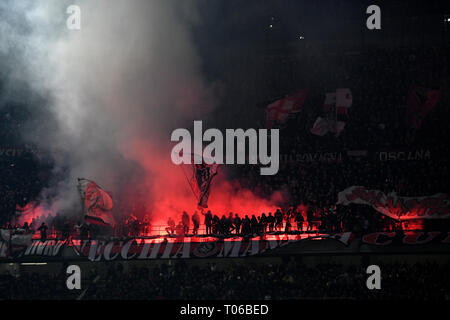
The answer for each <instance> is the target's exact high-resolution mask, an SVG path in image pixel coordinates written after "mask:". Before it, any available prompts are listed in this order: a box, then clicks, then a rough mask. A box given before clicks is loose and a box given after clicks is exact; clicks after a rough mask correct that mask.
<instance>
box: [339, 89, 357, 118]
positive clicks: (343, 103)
mask: <svg viewBox="0 0 450 320" xmlns="http://www.w3.org/2000/svg"><path fill="white" fill-rule="evenodd" d="M352 104H353V97H352V92H351V91H350V89H349V88H342V89H336V114H337V115H347V112H348V108H350V107H351V106H352Z"/></svg>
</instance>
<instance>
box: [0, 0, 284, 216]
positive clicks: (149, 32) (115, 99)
mask: <svg viewBox="0 0 450 320" xmlns="http://www.w3.org/2000/svg"><path fill="white" fill-rule="evenodd" d="M70 4H76V5H79V7H80V8H81V30H68V29H67V27H66V19H67V17H68V14H67V13H66V9H67V7H68V6H69V5H70ZM198 4H199V3H198V2H197V1H167V0H161V1H146V0H142V1H140V0H133V1H114V2H113V1H106V0H96V1H75V2H73V1H59V0H58V1H56V0H55V1H32V0H30V1H2V2H1V4H0V14H1V17H2V21H1V22H0V36H1V41H0V54H1V55H2V57H6V58H7V59H3V61H2V62H1V69H2V70H3V72H2V77H3V78H4V79H7V81H6V84H5V88H6V89H5V92H7V94H8V95H9V97H8V98H9V99H18V100H20V99H22V98H23V97H24V96H34V95H36V96H39V97H44V98H45V99H44V100H45V103H42V105H33V106H32V109H33V111H32V114H33V117H32V118H31V119H30V121H29V122H28V123H27V125H26V128H25V130H24V139H25V141H27V142H30V143H33V144H34V145H37V146H38V148H39V149H41V150H43V151H45V152H48V153H49V154H51V155H52V157H53V160H54V162H55V166H54V174H55V176H61V174H62V172H63V171H64V174H63V176H64V179H59V180H56V181H55V182H54V184H53V185H52V186H51V187H50V188H49V189H46V190H43V191H42V198H43V199H42V202H43V203H46V206H48V207H51V208H52V210H54V211H64V210H68V209H71V210H73V208H75V207H76V206H77V205H78V204H79V198H78V194H77V191H76V178H78V177H84V178H88V179H91V180H94V181H96V182H97V183H98V184H99V185H101V186H102V187H103V188H104V189H105V190H108V191H111V192H112V194H113V195H114V197H115V200H120V201H118V203H127V204H129V205H128V207H126V208H125V207H124V208H117V209H119V210H123V211H128V210H131V211H136V210H138V208H134V207H133V206H134V205H135V204H136V203H141V204H143V205H144V206H145V211H147V212H149V213H150V214H151V216H153V217H154V218H155V217H156V216H158V217H161V219H164V220H165V219H166V217H167V216H168V215H175V214H180V213H181V212H182V210H191V212H192V211H193V210H195V207H196V200H195V198H194V196H193V195H192V192H191V190H190V188H189V185H188V183H187V181H186V177H185V176H184V175H183V172H182V170H181V169H180V168H177V166H175V165H173V164H172V163H171V160H170V150H171V148H172V144H171V143H170V133H171V131H172V130H174V129H175V128H179V127H189V126H190V125H192V122H193V120H207V119H208V117H209V116H210V114H211V112H212V111H213V109H214V108H215V107H216V105H217V102H218V101H217V98H216V95H215V93H214V85H212V84H210V83H207V82H206V81H205V80H204V76H203V74H202V71H201V70H202V61H201V59H200V57H199V55H198V53H197V50H196V47H195V45H194V42H193V38H192V34H191V30H192V27H193V26H194V25H195V24H197V23H200V22H201V17H200V15H199V13H198V10H197V9H198V8H197V7H198ZM24 99H25V98H24ZM213 188H214V189H213V192H212V194H211V208H212V209H214V208H216V209H217V210H221V212H220V213H225V212H228V211H233V210H235V211H238V210H239V209H242V208H248V210H251V209H250V208H251V207H253V209H256V210H257V209H258V208H261V209H264V210H268V209H273V205H272V204H271V201H266V200H261V199H258V198H257V197H255V196H254V195H253V194H252V193H251V192H250V191H247V190H242V189H241V188H240V187H239V186H236V185H235V183H232V182H227V181H225V178H224V175H223V173H222V175H221V177H220V178H219V179H218V180H217V181H215V182H214V183H213ZM274 197H275V198H281V195H274ZM248 213H251V212H248ZM255 213H256V212H255ZM159 220H160V219H159Z"/></svg>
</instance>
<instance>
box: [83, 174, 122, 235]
mask: <svg viewBox="0 0 450 320" xmlns="http://www.w3.org/2000/svg"><path fill="white" fill-rule="evenodd" d="M78 190H79V192H80V196H81V200H82V202H83V209H84V215H85V222H86V223H91V224H96V225H100V226H108V227H113V226H114V224H115V222H114V218H113V216H112V214H111V209H112V208H113V201H112V198H111V196H110V195H109V194H108V193H107V192H106V191H104V190H103V189H102V188H100V187H99V186H98V185H97V184H96V183H95V182H94V181H91V180H88V179H84V178H81V179H80V178H78Z"/></svg>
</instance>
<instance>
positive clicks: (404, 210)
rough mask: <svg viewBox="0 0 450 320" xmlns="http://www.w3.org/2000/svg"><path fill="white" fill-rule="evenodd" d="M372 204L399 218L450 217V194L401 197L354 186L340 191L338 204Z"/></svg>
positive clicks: (379, 210) (386, 213)
mask: <svg viewBox="0 0 450 320" xmlns="http://www.w3.org/2000/svg"><path fill="white" fill-rule="evenodd" d="M351 203H356V204H365V205H370V206H372V208H374V209H375V210H377V211H378V212H381V213H382V214H384V215H387V216H389V217H391V218H394V219H397V220H408V219H445V218H450V196H449V195H448V194H444V193H438V194H435V195H432V196H424V197H400V196H398V195H397V194H396V193H395V192H391V193H388V194H385V193H383V192H382V191H380V190H367V189H366V188H364V187H361V186H352V187H349V188H347V189H345V190H344V191H341V192H339V194H338V201H337V204H342V205H349V204H351Z"/></svg>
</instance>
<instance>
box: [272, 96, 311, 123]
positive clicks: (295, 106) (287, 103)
mask: <svg viewBox="0 0 450 320" xmlns="http://www.w3.org/2000/svg"><path fill="white" fill-rule="evenodd" d="M308 91H309V89H301V90H298V91H296V92H293V93H291V94H290V95H288V96H287V97H285V98H283V99H279V100H277V101H274V102H272V103H271V104H269V105H268V106H267V108H266V127H267V128H272V127H273V126H274V125H275V124H284V123H285V122H286V121H287V119H288V117H289V115H290V114H292V113H296V112H299V111H300V110H301V108H302V107H303V104H304V103H305V100H306V96H307V94H308Z"/></svg>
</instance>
